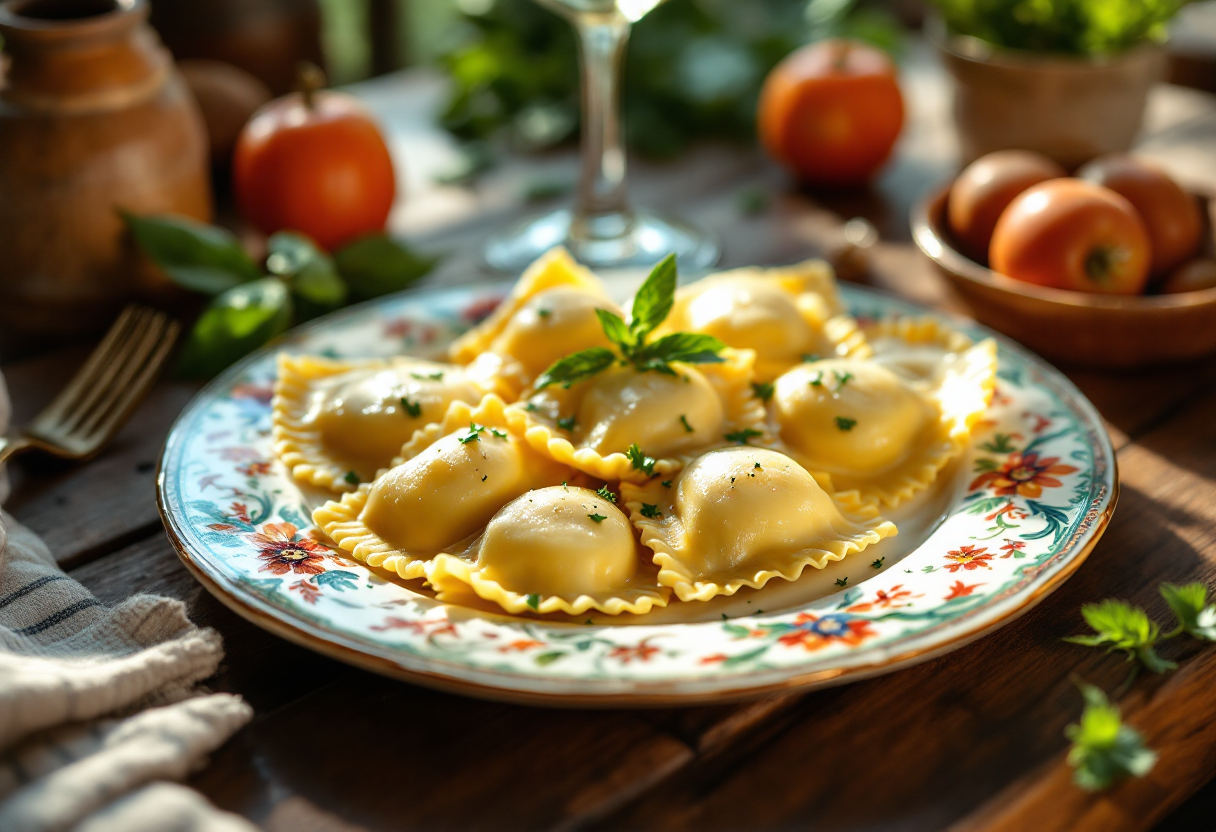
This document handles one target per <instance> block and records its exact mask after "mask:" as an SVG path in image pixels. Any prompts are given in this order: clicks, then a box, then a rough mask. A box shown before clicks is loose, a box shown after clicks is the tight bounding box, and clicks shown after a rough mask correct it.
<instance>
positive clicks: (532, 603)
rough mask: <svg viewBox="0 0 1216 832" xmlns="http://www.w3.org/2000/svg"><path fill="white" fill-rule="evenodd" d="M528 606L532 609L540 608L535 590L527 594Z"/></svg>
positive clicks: (538, 597)
mask: <svg viewBox="0 0 1216 832" xmlns="http://www.w3.org/2000/svg"><path fill="white" fill-rule="evenodd" d="M528 606H529V607H531V608H532V609H534V610H535V609H539V608H540V596H539V595H537V594H536V593H535V592H533V593H532V594H531V595H529V596H528Z"/></svg>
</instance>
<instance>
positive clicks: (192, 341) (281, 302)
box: [177, 277, 292, 378]
mask: <svg viewBox="0 0 1216 832" xmlns="http://www.w3.org/2000/svg"><path fill="white" fill-rule="evenodd" d="M291 313H292V305H291V295H290V293H289V292H288V291H287V286H286V285H284V283H283V281H281V280H279V279H278V278H277V277H264V278H262V279H261V280H255V281H254V282H252V283H243V284H241V285H240V286H236V287H234V288H232V289H229V290H228V291H227V292H224V293H223V294H222V295H219V296H218V297H216V298H215V299H214V300H212V301H211V303H210V304H209V305H208V306H207V309H206V310H205V311H204V312H203V314H202V316H201V317H200V318H199V319H198V321H197V322H196V323H195V324H194V329H193V330H191V332H190V337H189V338H187V339H186V344H185V346H184V347H183V348H182V354H181V357H180V358H179V359H178V366H177V372H178V374H179V375H182V376H184V377H187V378H210V377H211V376H213V375H215V374H216V373H218V372H219V371H220V370H223V369H224V368H225V367H227V366H228V365H230V364H232V363H233V362H234V361H236V360H237V359H239V358H242V357H244V356H245V355H247V354H249V353H250V352H252V351H253V350H255V349H257V348H258V347H260V346H262V345H263V344H265V343H266V342H267V341H269V340H270V339H271V338H274V337H275V336H276V335H281V334H283V333H284V332H286V331H287V328H288V327H289V326H290V325H291Z"/></svg>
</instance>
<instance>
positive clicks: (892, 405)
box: [274, 249, 997, 616]
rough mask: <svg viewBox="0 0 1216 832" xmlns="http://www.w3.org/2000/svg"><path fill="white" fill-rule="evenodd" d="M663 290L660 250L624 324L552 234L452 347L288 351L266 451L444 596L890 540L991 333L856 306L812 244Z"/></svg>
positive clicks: (626, 605)
mask: <svg viewBox="0 0 1216 832" xmlns="http://www.w3.org/2000/svg"><path fill="white" fill-rule="evenodd" d="M656 287H661V288H656ZM673 290H674V280H673V279H672V273H671V271H670V270H667V271H664V270H661V269H659V270H656V272H655V277H653V278H652V280H651V281H650V282H648V284H647V285H646V290H645V291H644V292H640V293H639V295H640V297H642V300H641V301H640V302H639V303H638V306H639V308H640V309H641V310H642V311H641V312H639V316H640V317H639V320H643V319H644V320H645V321H646V322H645V323H644V324H642V325H641V327H642V328H641V329H638V328H637V326H638V324H637V322H636V321H633V319H632V318H631V317H630V316H628V315H625V314H624V313H623V312H622V310H621V307H620V306H618V305H617V304H616V303H615V302H614V301H613V300H612V299H611V298H610V297H609V296H608V294H607V292H606V291H605V288H604V286H603V285H602V284H601V283H600V281H599V279H598V278H596V277H595V276H594V275H593V274H592V273H591V272H589V271H588V270H587V269H585V268H583V267H581V266H579V265H577V264H576V263H575V262H574V261H573V259H572V258H571V257H570V255H569V254H568V253H567V252H566V251H565V250H564V249H554V250H553V251H551V252H549V254H547V255H545V256H544V257H542V258H541V259H540V260H538V261H537V262H536V263H535V264H533V265H532V266H531V267H530V268H529V269H528V270H527V271H526V272H525V274H524V275H523V277H522V278H521V279H520V280H519V282H518V283H517V284H516V286H515V287H514V288H513V289H512V291H511V292H510V294H509V295H508V297H507V298H506V300H505V301H504V302H503V303H502V304H501V305H500V306H499V308H498V309H497V310H496V311H495V312H494V313H493V314H491V315H490V316H489V317H488V318H487V319H486V320H485V321H483V322H482V323H481V324H480V325H479V326H477V327H475V328H474V329H472V330H470V331H469V332H468V333H466V334H465V335H464V336H462V337H461V338H460V339H458V340H457V341H456V342H455V343H454V344H453V345H452V347H451V349H450V351H449V356H448V357H449V359H450V361H451V362H452V363H450V364H441V363H435V362H427V361H422V360H420V359H414V358H397V359H390V360H364V361H331V360H326V359H320V358H312V357H291V356H282V357H281V358H280V362H279V379H278V384H277V386H276V397H275V403H274V435H275V440H276V451H277V453H278V456H279V458H280V459H281V460H282V461H283V462H284V464H286V465H287V466H288V467H289V468H290V469H291V471H292V473H293V475H294V476H295V477H296V479H298V480H299V481H301V482H305V483H311V484H315V485H321V486H324V487H326V488H329V489H331V490H333V491H335V492H343V491H345V492H347V493H343V494H341V496H340V497H335V498H333V499H331V500H329V501H328V502H326V503H324V504H323V505H321V506H320V507H318V508H317V509H316V510H315V511H314V512H313V521H314V522H315V523H316V525H317V526H318V527H320V529H321V530H323V531H324V532H325V533H326V534H327V535H329V536H330V538H331V539H332V540H333V541H334V542H335V543H336V544H337V546H338V547H339V548H341V549H342V550H344V551H346V552H349V553H350V554H351V555H352V556H353V557H354V558H356V559H358V560H361V561H363V562H365V563H367V564H368V565H369V566H372V567H377V568H381V569H385V570H388V571H390V572H393V573H395V574H396V575H397V576H399V577H400V578H404V579H419V580H423V581H425V582H426V583H427V584H428V585H429V586H430V587H431V589H433V591H434V592H435V594H436V597H437V598H438V599H439V600H440V601H442V602H445V603H449V604H464V605H470V606H474V607H485V606H486V605H493V606H494V607H496V608H499V609H501V610H503V611H505V612H507V613H510V614H514V615H537V614H541V615H549V614H552V615H569V616H582V615H584V614H586V613H588V612H598V613H602V614H606V615H618V614H623V613H630V614H634V615H643V614H646V613H648V612H650V611H651V610H654V609H656V608H660V607H665V606H668V605H669V604H674V603H676V601H675V600H673V598H674V599H678V601H679V602H685V603H694V602H701V601H707V600H709V599H712V598H715V597H718V596H730V595H733V594H735V593H737V592H739V590H741V589H744V588H752V589H757V590H758V589H761V588H763V587H764V586H765V585H766V584H768V583H769V582H770V581H773V580H775V579H781V580H783V581H796V580H798V578H799V577H800V576H801V575H802V574H803V573H804V572H805V571H806V570H807V569H815V570H823V569H830V568H831V565H832V564H833V563H834V562H836V561H840V560H842V559H844V558H846V557H849V556H851V555H855V554H856V553H858V552H861V551H863V550H864V549H866V548H867V547H870V546H873V545H875V544H877V543H879V542H880V541H881V540H883V539H885V538H888V537H891V536H892V535H895V534H896V533H897V530H896V527H895V525H894V524H892V523H891V522H890V521H889V520H887V519H885V518H884V517H883V516H882V515H883V513H884V512H885V511H886V510H887V509H889V508H891V507H895V506H898V505H901V504H902V503H904V502H905V501H907V500H909V499H910V498H911V497H913V496H914V495H916V494H917V493H919V492H921V491H924V490H925V489H927V488H929V487H930V486H931V485H932V484H933V483H934V482H935V481H936V480H937V479H938V477H939V475H940V473H941V471H942V470H943V469H944V468H945V466H946V465H947V464H948V463H949V461H950V460H951V459H952V458H954V457H956V456H958V455H959V454H960V453H962V451H963V449H964V448H965V446H966V444H967V442H968V439H969V437H970V435H971V431H972V429H973V427H974V426H975V425H976V423H977V421H978V420H979V419H980V418H981V417H982V415H983V413H984V411H985V409H986V408H987V407H988V403H989V400H990V399H991V396H992V393H993V389H994V379H995V373H996V361H997V353H996V345H995V344H994V343H993V342H992V341H991V340H987V341H982V342H979V343H976V342H975V341H973V339H971V338H970V337H968V336H967V335H966V334H965V333H963V332H960V331H958V330H956V329H953V328H951V327H949V326H946V325H944V324H941V323H939V322H937V321H936V320H934V319H932V318H911V317H900V318H891V319H883V320H877V321H875V320H868V321H866V322H865V324H864V326H861V325H859V324H858V323H857V321H855V320H854V319H853V318H852V317H850V316H849V315H848V314H847V310H846V308H845V306H844V304H843V303H842V301H841V298H840V295H839V293H838V291H837V287H836V284H835V281H834V280H833V278H832V275H831V272H830V270H829V269H828V267H827V266H826V265H825V264H823V263H821V262H818V261H807V262H805V263H800V264H796V265H794V266H789V267H783V268H774V269H759V268H751V269H736V270H734V271H729V272H723V273H720V274H717V275H712V276H710V277H708V278H706V279H704V280H701V281H699V282H696V283H693V284H691V285H689V286H686V287H684V288H681V289H678V290H674V291H673ZM658 293H661V295H662V296H661V297H659V294H658ZM656 298H658V300H656ZM625 308H627V309H632V308H633V304H630V303H626V304H625ZM656 309H659V310H660V311H659V312H655V311H654V310H656ZM647 310H649V311H647ZM667 310H669V311H667ZM601 311H605V312H611V313H613V315H614V316H619V317H620V319H621V320H614V319H613V318H612V316H602V317H601V315H600V314H599V313H600V312H601ZM663 311H667V315H666V318H665V319H663V318H662V312H663ZM648 316H649V317H648ZM605 327H607V328H608V330H609V331H612V332H613V338H614V339H615V340H614V341H611V342H610V340H609V338H608V337H607V336H606V335H605ZM652 327H653V331H651V328H652ZM622 333H624V335H622ZM675 333H683V335H680V336H678V337H675V338H672V339H669V341H668V342H665V343H666V344H679V345H682V346H681V347H680V348H681V349H683V350H684V352H682V353H680V352H670V351H669V352H664V350H668V349H671V348H670V347H669V346H664V344H661V343H659V341H660V340H661V339H662V338H663V337H664V336H668V335H674V334H675ZM705 336H713V337H712V338H707V337H705ZM631 339H632V340H631ZM714 339H718V340H714ZM723 343H724V344H725V345H726V346H725V348H723V346H722V344H723ZM591 348H596V349H595V350H594V351H593V352H590V353H584V355H582V356H579V357H576V358H571V360H570V361H562V362H561V364H559V365H557V366H556V367H555V366H554V365H555V362H558V361H560V360H561V359H563V358H566V357H567V356H571V355H573V354H576V353H579V352H582V351H584V350H588V349H591ZM648 350H649V352H647V351H648ZM689 361H692V362H696V363H688V362H689ZM546 370H548V371H549V373H548V375H547V380H548V381H551V382H552V383H549V384H548V385H547V386H546V387H544V388H543V389H540V390H537V389H536V385H537V379H538V378H539V377H540V376H541V375H542V374H543V373H545V372H546ZM892 560H897V558H893V559H892ZM875 562H876V563H881V562H882V560H881V559H879V560H878V561H875Z"/></svg>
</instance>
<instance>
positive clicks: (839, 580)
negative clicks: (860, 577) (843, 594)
mask: <svg viewBox="0 0 1216 832" xmlns="http://www.w3.org/2000/svg"><path fill="white" fill-rule="evenodd" d="M848 585H849V576H848V575H845V576H844V577H843V578H837V579H836V586H848Z"/></svg>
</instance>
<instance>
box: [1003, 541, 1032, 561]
mask: <svg viewBox="0 0 1216 832" xmlns="http://www.w3.org/2000/svg"><path fill="white" fill-rule="evenodd" d="M1025 548H1026V541H1025V540H1010V539H1009V538H1005V543H1004V545H1003V546H1001V551H1002V552H1004V553H1005V554H1003V555H1001V557H1002V558H1008V557H1013V554H1014V552H1020V551H1022V550H1023V549H1025Z"/></svg>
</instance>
